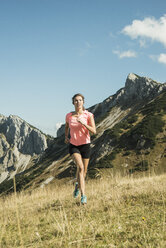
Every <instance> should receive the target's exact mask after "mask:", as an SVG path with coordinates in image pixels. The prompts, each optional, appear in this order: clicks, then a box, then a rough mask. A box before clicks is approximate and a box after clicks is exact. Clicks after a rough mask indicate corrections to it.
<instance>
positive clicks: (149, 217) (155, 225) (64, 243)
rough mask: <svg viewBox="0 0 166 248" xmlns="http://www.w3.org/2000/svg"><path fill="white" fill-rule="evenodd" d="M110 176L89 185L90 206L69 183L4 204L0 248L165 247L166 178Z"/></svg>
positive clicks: (0, 203) (13, 197) (11, 198)
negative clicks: (76, 195) (84, 203)
mask: <svg viewBox="0 0 166 248" xmlns="http://www.w3.org/2000/svg"><path fill="white" fill-rule="evenodd" d="M106 175H107V176H106ZM106 175H105V176H103V178H102V179H100V180H88V181H87V187H86V190H87V197H88V204H87V206H81V205H80V198H78V199H77V200H75V199H73V198H72V192H73V185H71V184H65V185H59V186H56V185H55V186H52V187H50V188H45V189H38V190H36V191H34V192H33V193H31V194H30V193H26V192H22V193H20V194H17V196H16V195H15V194H13V195H10V196H8V197H6V198H3V199H0V213H1V214H0V228H1V232H0V247H1V248H10V247H13V248H19V247H21V248H23V247H24V248H25V247H31V248H32V247H33V248H42V247H43V248H46V247H47V248H55V247H64V248H68V247H80V248H82V247H94V248H99V247H123V248H126V247H130V248H134V247H141V248H145V247H149V248H151V247H154V248H157V247H166V230H165V229H166V206H165V205H166V175H161V176H153V177H143V178H137V179H134V178H121V177H120V176H119V177H118V176H117V177H114V178H113V177H112V176H111V174H110V175H109V174H108V173H106ZM19 225H20V227H19ZM19 228H20V230H19ZM20 235H21V237H20Z"/></svg>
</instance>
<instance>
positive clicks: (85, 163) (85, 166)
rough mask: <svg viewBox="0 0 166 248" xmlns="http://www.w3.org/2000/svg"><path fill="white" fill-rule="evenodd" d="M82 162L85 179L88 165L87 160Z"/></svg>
mask: <svg viewBox="0 0 166 248" xmlns="http://www.w3.org/2000/svg"><path fill="white" fill-rule="evenodd" d="M82 161H83V164H84V179H85V178H86V174H87V169H88V164H89V158H83V159H82Z"/></svg>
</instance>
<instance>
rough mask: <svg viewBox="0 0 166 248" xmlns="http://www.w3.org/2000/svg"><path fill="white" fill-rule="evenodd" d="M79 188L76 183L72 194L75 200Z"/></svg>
mask: <svg viewBox="0 0 166 248" xmlns="http://www.w3.org/2000/svg"><path fill="white" fill-rule="evenodd" d="M79 192H80V191H79V188H78V183H77V182H76V185H75V189H74V192H73V196H74V198H77V196H78V195H79Z"/></svg>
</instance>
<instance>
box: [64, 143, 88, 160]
mask: <svg viewBox="0 0 166 248" xmlns="http://www.w3.org/2000/svg"><path fill="white" fill-rule="evenodd" d="M69 153H70V155H72V154H73V153H79V154H81V156H82V158H90V143H89V144H84V145H80V146H75V145H73V144H71V143H70V144H69Z"/></svg>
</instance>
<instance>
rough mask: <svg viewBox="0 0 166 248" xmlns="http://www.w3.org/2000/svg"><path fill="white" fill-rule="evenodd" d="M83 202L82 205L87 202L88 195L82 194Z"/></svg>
mask: <svg viewBox="0 0 166 248" xmlns="http://www.w3.org/2000/svg"><path fill="white" fill-rule="evenodd" d="M81 204H82V205H84V204H87V197H86V195H82V196H81Z"/></svg>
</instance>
